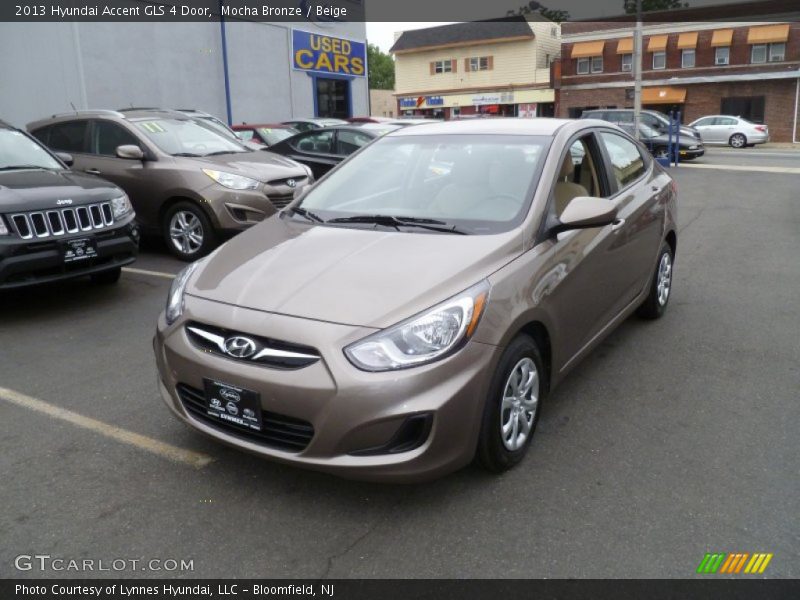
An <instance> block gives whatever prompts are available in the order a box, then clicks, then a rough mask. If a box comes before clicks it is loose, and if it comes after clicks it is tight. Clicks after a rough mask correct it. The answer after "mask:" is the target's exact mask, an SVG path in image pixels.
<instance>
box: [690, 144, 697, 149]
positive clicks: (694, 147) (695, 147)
mask: <svg viewBox="0 0 800 600" xmlns="http://www.w3.org/2000/svg"><path fill="white" fill-rule="evenodd" d="M689 150H697V146H696V145H695V146H689Z"/></svg>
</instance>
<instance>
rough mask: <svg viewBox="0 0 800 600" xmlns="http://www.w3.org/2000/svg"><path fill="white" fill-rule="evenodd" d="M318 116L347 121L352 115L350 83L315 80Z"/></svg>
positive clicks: (336, 80) (339, 80)
mask: <svg viewBox="0 0 800 600" xmlns="http://www.w3.org/2000/svg"><path fill="white" fill-rule="evenodd" d="M315 82H316V83H315V88H316V89H315V90H314V93H315V94H316V97H317V116H318V117H328V118H331V119H346V118H347V117H350V116H352V115H351V114H350V82H349V81H347V80H345V79H328V78H325V77H317V78H316V79H315Z"/></svg>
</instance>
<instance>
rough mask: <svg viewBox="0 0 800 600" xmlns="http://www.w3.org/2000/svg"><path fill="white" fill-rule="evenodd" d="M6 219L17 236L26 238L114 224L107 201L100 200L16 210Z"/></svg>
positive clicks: (96, 228) (101, 227)
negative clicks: (83, 204)
mask: <svg viewBox="0 0 800 600" xmlns="http://www.w3.org/2000/svg"><path fill="white" fill-rule="evenodd" d="M9 220H10V221H11V225H12V226H13V228H14V231H15V233H16V234H17V235H18V236H19V237H21V238H22V239H23V240H30V239H33V238H36V239H41V238H46V237H50V236H54V237H58V236H62V235H66V234H68V233H78V232H79V231H97V230H98V229H105V228H106V227H110V226H111V225H113V224H114V214H113V213H112V211H111V203H110V202H103V203H101V204H90V205H88V206H78V207H77V208H60V209H55V210H48V211H35V212H26V213H16V214H12V215H11V216H10V218H9Z"/></svg>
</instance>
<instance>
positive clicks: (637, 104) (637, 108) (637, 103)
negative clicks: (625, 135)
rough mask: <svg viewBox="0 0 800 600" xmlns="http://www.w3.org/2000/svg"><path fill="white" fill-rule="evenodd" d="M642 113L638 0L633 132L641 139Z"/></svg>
mask: <svg viewBox="0 0 800 600" xmlns="http://www.w3.org/2000/svg"><path fill="white" fill-rule="evenodd" d="M641 113H642V0H636V32H635V33H634V36H633V132H634V133H633V134H634V136H635V137H636V139H637V140H638V139H639V118H640V115H641Z"/></svg>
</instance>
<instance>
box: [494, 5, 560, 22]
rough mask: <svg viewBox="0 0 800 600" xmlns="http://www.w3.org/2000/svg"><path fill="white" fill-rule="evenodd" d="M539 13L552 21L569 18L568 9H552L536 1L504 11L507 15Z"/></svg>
mask: <svg viewBox="0 0 800 600" xmlns="http://www.w3.org/2000/svg"><path fill="white" fill-rule="evenodd" d="M535 13H539V14H540V15H542V16H543V17H544V18H545V19H549V20H550V21H553V22H554V23H563V22H564V21H567V20H568V19H569V11H566V10H554V9H550V8H547V7H546V6H542V5H541V4H539V3H538V2H535V1H533V2H528V3H527V4H526V5H525V6H520V7H519V8H518V9H517V10H510V11H508V12H507V13H506V16H507V17H516V16H525V15H532V14H535Z"/></svg>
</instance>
